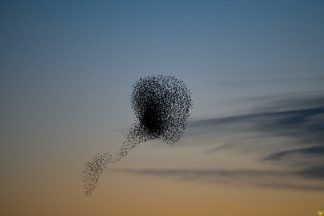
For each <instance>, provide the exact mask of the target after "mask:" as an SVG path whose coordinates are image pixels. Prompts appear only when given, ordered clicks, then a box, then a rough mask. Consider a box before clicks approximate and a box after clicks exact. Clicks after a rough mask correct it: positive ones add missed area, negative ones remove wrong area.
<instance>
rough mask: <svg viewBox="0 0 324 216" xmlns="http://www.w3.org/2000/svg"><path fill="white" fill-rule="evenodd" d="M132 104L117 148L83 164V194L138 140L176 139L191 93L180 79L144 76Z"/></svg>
mask: <svg viewBox="0 0 324 216" xmlns="http://www.w3.org/2000/svg"><path fill="white" fill-rule="evenodd" d="M131 104H132V108H133V110H134V113H135V116H136V121H135V123H134V124H133V125H132V126H131V127H130V129H129V131H128V132H127V133H126V134H125V138H126V139H125V141H124V142H123V144H122V146H121V148H120V150H119V152H117V153H116V154H115V155H112V154H110V153H104V154H97V155H96V156H94V157H93V158H92V160H90V161H88V162H87V163H86V164H85V168H84V170H83V171H82V183H83V188H84V193H85V195H86V196H89V195H91V194H92V192H93V191H94V190H95V188H96V186H97V184H98V181H99V178H100V175H101V174H102V173H103V171H104V169H105V168H106V167H107V166H108V165H110V164H113V163H116V162H118V161H120V160H121V159H122V158H123V157H125V156H126V155H127V154H128V153H129V152H130V151H131V150H132V149H134V148H135V147H136V146H137V145H138V144H139V143H142V142H145V141H148V140H155V139H158V140H161V141H162V142H164V143H166V144H173V143H175V142H177V141H178V140H179V139H180V138H181V136H182V135H183V132H184V129H185V126H186V120H187V118H188V117H189V111H190V109H191V108H192V105H193V104H192V100H191V93H190V91H189V90H188V89H187V87H186V86H185V84H184V83H183V82H182V81H181V80H178V79H176V78H175V77H173V76H162V75H156V76H147V77H143V78H140V79H139V80H138V81H137V82H135V84H134V85H133V92H132V95H131Z"/></svg>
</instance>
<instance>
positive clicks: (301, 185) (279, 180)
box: [114, 169, 324, 191]
mask: <svg viewBox="0 0 324 216" xmlns="http://www.w3.org/2000/svg"><path fill="white" fill-rule="evenodd" d="M114 171H115V172H122V173H127V174H132V175H150V176H156V177H168V178H175V179H180V180H186V181H196V182H203V183H217V184H225V185H228V184H230V185H239V186H242V185H245V186H256V187H264V188H277V189H293V190H308V191H309V190H310V191H324V184H320V183H313V184H308V183H306V182H300V181H298V183H297V182H296V181H295V178H296V177H298V176H303V175H305V174H306V173H299V172H285V171H273V170H222V169H142V170H136V169H118V170H114ZM310 174H311V173H310Z"/></svg>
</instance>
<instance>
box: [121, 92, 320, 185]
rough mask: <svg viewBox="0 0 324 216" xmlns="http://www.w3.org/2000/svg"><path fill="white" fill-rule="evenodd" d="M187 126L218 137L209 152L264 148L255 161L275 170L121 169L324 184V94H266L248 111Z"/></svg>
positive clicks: (237, 181) (232, 180)
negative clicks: (270, 96) (269, 96)
mask: <svg viewBox="0 0 324 216" xmlns="http://www.w3.org/2000/svg"><path fill="white" fill-rule="evenodd" d="M188 129H189V133H188V134H189V136H192V137H191V138H195V137H196V136H197V135H198V137H199V136H201V135H205V136H206V138H208V139H206V140H208V142H209V143H210V142H211V141H210V140H211V139H213V140H214V142H215V143H217V145H216V146H215V145H213V146H212V147H210V146H209V147H208V150H207V151H205V152H204V153H209V154H215V153H217V152H219V151H224V150H226V151H230V150H243V151H242V152H243V153H244V155H245V154H246V156H248V155H249V153H250V152H252V151H250V150H260V151H259V152H257V153H259V155H258V157H257V158H258V159H257V160H258V161H256V162H257V163H259V165H260V164H261V165H262V164H266V163H271V165H274V167H275V168H276V171H271V170H226V169H223V170H222V169H209V170H204V169H202V170H199V169H198V170H197V169H160V170H159V169H146V170H122V172H126V173H129V174H138V175H152V176H160V177H172V178H177V179H182V180H191V181H199V182H208V183H218V184H234V185H253V186H258V187H271V188H283V189H296V190H318V191H323V190H324V182H323V181H324V133H323V132H324V96H321V95H317V96H305V95H303V96H301V97H292V98H289V97H288V98H279V99H277V100H274V99H273V98H271V100H270V101H267V100H266V99H264V100H263V101H262V104H261V105H260V106H259V107H254V108H253V109H251V110H250V112H249V113H246V114H241V115H233V116H228V117H222V118H209V119H203V120H196V121H191V122H190V123H189V125H188ZM220 140H221V142H219V141H220ZM199 143H200V144H201V143H203V142H199ZM220 143H223V145H219V144H220ZM254 152H255V151H254ZM260 152H261V153H260ZM209 156H210V155H209Z"/></svg>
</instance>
